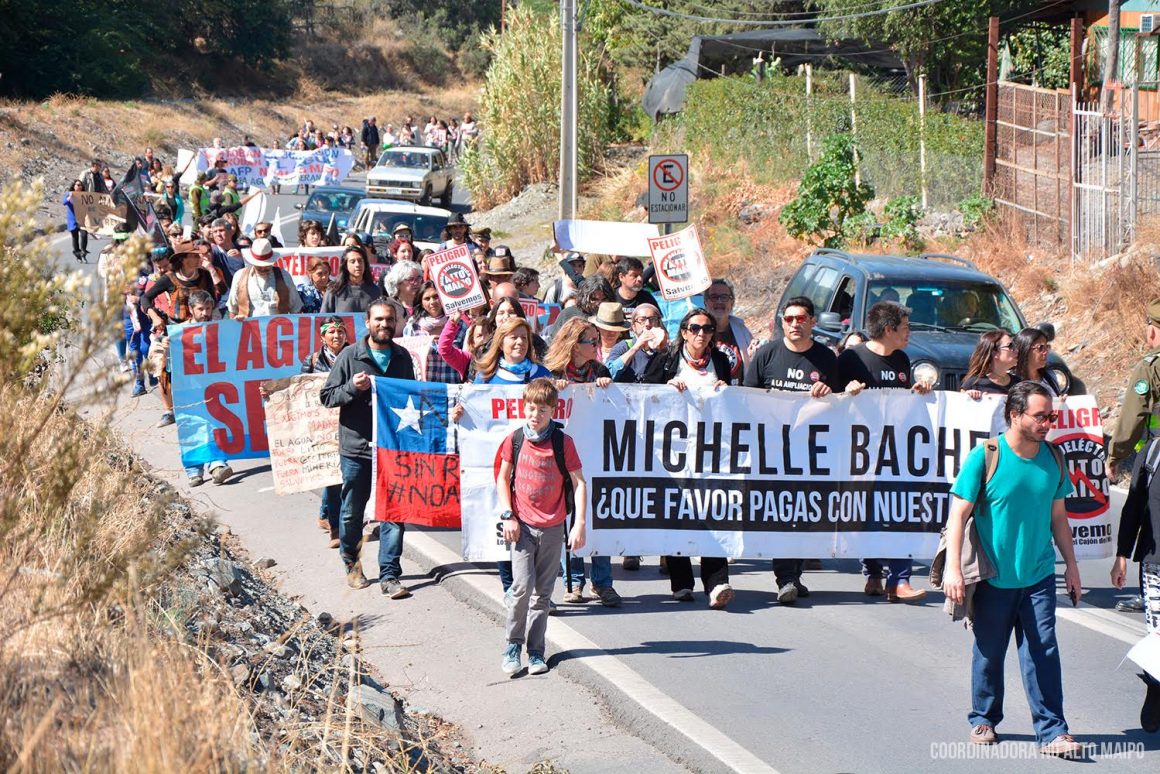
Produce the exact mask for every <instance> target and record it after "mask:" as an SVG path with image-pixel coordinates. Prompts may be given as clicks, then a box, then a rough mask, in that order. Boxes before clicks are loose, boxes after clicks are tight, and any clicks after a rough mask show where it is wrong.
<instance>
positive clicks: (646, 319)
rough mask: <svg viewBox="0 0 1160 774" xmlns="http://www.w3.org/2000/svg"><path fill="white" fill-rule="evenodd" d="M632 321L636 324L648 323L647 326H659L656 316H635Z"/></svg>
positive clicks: (659, 319)
mask: <svg viewBox="0 0 1160 774" xmlns="http://www.w3.org/2000/svg"><path fill="white" fill-rule="evenodd" d="M632 321H633V322H638V323H648V324H649V325H658V324H660V321H661V318H659V317H656V316H654V315H651V314H649V315H636V316H634V317H633V318H632Z"/></svg>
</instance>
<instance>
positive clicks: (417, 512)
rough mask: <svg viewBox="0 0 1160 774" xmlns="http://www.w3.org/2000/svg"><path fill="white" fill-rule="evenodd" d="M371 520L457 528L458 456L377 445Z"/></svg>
mask: <svg viewBox="0 0 1160 774" xmlns="http://www.w3.org/2000/svg"><path fill="white" fill-rule="evenodd" d="M375 453H376V454H377V455H378V456H377V458H376V462H377V468H376V469H377V474H376V478H375V519H376V520H378V521H401V522H406V523H407V524H421V525H424V526H427V527H448V528H453V529H459V527H460V518H459V455H457V454H424V453H422V452H412V451H400V450H397V449H384V448H381V447H380V448H378V449H376V450H375Z"/></svg>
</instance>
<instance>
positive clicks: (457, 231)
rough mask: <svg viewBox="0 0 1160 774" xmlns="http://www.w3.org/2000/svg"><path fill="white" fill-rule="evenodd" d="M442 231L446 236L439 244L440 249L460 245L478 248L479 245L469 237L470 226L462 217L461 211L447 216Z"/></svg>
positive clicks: (448, 248)
mask: <svg viewBox="0 0 1160 774" xmlns="http://www.w3.org/2000/svg"><path fill="white" fill-rule="evenodd" d="M443 233H444V234H446V235H447V238H446V239H445V240H444V242H443V243H442V244H440V245H439V249H440V250H450V249H451V248H452V247H459V246H460V245H467V246H468V247H469V248H472V249H478V248H479V245H477V244H475V243H474V242H472V241H471V239H470V235H471V226H470V225H468V223H467V220H466V219H464V217H463V213H460V212H456V213H455V214H453V215H452V216H451V217H450V218H448V219H447V225H446V226H444V227H443Z"/></svg>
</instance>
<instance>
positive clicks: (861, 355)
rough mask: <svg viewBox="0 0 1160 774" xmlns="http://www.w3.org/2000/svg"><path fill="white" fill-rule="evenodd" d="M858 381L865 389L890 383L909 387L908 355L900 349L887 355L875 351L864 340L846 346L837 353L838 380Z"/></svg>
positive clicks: (883, 386)
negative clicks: (844, 349) (848, 346)
mask: <svg viewBox="0 0 1160 774" xmlns="http://www.w3.org/2000/svg"><path fill="white" fill-rule="evenodd" d="M850 382H862V383H863V384H865V385H866V388H867V389H871V390H876V389H877V390H880V389H888V388H891V387H894V388H900V389H904V390H909V389H910V387H911V384H910V358H909V357H907V355H906V353H905V352H903V351H902V350H901V349H898V350H895V351H894V352H892V353H890V355H889V356H887V357H882V356H881V355H876V354H875V353H873V352H871V351H870V348H869V347H867V346H866V345H865V344H859V345H858V346H856V347H850V348H849V349H847V350H846V351H845V352H843V353H842V354H840V355H838V383H839V384H841V385H842V386H843V389H845V385H847V384H849V383H850Z"/></svg>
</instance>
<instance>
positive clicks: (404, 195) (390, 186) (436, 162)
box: [367, 145, 453, 207]
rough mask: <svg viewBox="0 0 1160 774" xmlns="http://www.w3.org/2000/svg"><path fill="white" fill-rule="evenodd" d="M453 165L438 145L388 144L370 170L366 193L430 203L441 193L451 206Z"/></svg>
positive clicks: (443, 200)
mask: <svg viewBox="0 0 1160 774" xmlns="http://www.w3.org/2000/svg"><path fill="white" fill-rule="evenodd" d="M452 188H453V184H452V170H451V165H449V164H448V163H447V160H446V159H445V158H444V157H443V151H441V150H439V149H438V148H427V147H424V146H421V145H402V146H396V147H393V148H388V149H387V150H385V151H383V155H381V156H379V160H378V163H377V164H375V166H374V168H373V169H371V171H370V172H368V173H367V194H368V195H370V196H388V197H390V198H392V199H409V200H412V201H417V202H419V204H423V205H428V204H430V203H431V200H432V198H434V197H438V198H439V203H440V204H441V205H442V206H443V207H450V206H451V196H452Z"/></svg>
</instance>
